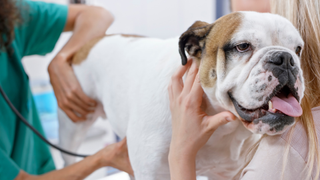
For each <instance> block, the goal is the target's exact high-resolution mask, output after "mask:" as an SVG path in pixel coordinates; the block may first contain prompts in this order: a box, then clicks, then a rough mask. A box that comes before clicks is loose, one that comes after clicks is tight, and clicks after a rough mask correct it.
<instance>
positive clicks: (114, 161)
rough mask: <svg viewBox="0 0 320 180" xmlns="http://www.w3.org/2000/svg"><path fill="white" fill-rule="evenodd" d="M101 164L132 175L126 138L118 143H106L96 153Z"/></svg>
mask: <svg viewBox="0 0 320 180" xmlns="http://www.w3.org/2000/svg"><path fill="white" fill-rule="evenodd" d="M97 154H98V155H99V156H100V160H101V165H102V166H111V167H114V168H117V169H119V170H121V171H125V172H127V173H128V174H130V175H133V170H132V167H131V164H130V160H129V156H128V147H127V138H124V139H123V140H121V141H120V142H118V143H115V144H111V145H108V146H107V147H105V148H104V149H102V150H100V151H99V152H98V153H97Z"/></svg>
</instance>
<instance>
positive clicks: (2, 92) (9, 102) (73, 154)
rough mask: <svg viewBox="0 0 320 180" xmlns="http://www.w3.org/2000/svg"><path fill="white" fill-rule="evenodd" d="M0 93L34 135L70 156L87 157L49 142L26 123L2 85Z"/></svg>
mask: <svg viewBox="0 0 320 180" xmlns="http://www.w3.org/2000/svg"><path fill="white" fill-rule="evenodd" d="M0 93H1V94H2V96H3V98H4V100H5V101H6V102H7V104H8V105H9V107H10V108H11V109H12V111H13V112H14V113H15V114H16V115H17V116H18V118H19V119H20V120H21V121H22V122H23V123H24V124H25V125H26V126H27V127H29V128H30V129H31V130H32V131H33V132H34V133H35V134H36V135H38V136H39V138H40V139H42V140H43V141H44V142H45V143H47V144H49V145H50V146H51V147H53V148H55V149H57V150H59V151H61V152H63V153H65V154H68V155H71V156H77V157H83V158H85V157H88V156H89V155H83V154H76V153H73V152H70V151H67V150H64V149H62V148H60V147H59V146H56V145H54V144H52V143H51V142H49V141H48V140H47V139H46V138H45V137H43V136H42V135H41V134H40V133H39V131H37V130H36V129H35V128H34V127H33V126H32V125H31V124H29V123H28V121H27V120H26V119H25V118H24V117H23V116H22V115H21V114H20V113H19V111H18V110H17V109H16V108H15V107H14V105H13V104H12V103H11V101H10V100H9V98H8V96H7V94H6V93H5V92H4V90H3V89H2V87H1V86H0Z"/></svg>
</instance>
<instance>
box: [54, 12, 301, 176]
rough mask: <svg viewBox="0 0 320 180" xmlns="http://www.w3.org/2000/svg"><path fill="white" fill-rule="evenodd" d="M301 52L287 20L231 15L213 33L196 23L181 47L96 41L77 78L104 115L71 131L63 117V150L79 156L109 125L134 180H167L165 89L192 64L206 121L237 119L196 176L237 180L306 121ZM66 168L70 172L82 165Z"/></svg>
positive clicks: (80, 56)
mask: <svg viewBox="0 0 320 180" xmlns="http://www.w3.org/2000/svg"><path fill="white" fill-rule="evenodd" d="M303 45H304V42H303V40H302V38H301V37H300V35H299V33H298V31H297V30H296V29H295V27H294V26H293V25H292V24H291V23H290V22H289V21H288V20H286V19H285V18H283V17H281V16H278V15H274V14H268V13H256V12H236V13H232V14H229V15H226V16H224V17H222V18H220V19H218V20H217V21H216V22H214V23H213V24H208V23H205V22H201V21H197V22H195V23H194V24H193V25H192V26H191V27H190V28H189V29H188V30H187V31H186V32H184V33H183V34H182V35H181V37H180V38H172V39H165V40H163V39H156V38H145V37H130V36H123V35H109V36H105V37H103V38H99V39H96V40H94V41H92V42H90V43H89V44H87V45H85V46H84V47H83V48H82V49H81V50H79V52H78V53H77V54H76V55H75V57H74V59H73V68H74V72H75V74H76V76H77V78H78V80H79V82H80V84H81V86H82V88H83V90H84V91H85V93H86V94H87V95H89V96H90V97H92V98H95V99H96V100H97V101H99V102H100V103H99V106H98V107H97V109H96V111H95V113H93V114H91V115H90V117H88V120H87V121H84V122H81V123H72V122H71V120H70V119H69V118H68V117H67V116H66V115H65V114H64V112H62V111H61V110H59V124H60V129H59V132H60V145H61V146H62V147H63V148H66V149H68V150H71V151H76V150H77V149H78V147H79V145H80V144H81V141H82V140H83V139H84V136H85V134H86V131H87V130H88V128H89V127H90V126H91V125H92V124H93V122H94V121H95V120H96V119H97V118H98V117H99V116H102V117H105V116H107V118H108V120H109V121H110V123H111V125H112V127H113V129H114V131H115V132H116V133H117V134H118V135H119V136H120V137H121V138H123V137H125V136H127V143H128V151H129V157H130V161H131V164H132V167H133V170H134V175H135V179H137V180H165V179H168V180H169V179H170V174H169V165H168V152H169V146H170V140H171V113H170V109H169V97H168V90H167V88H168V84H169V81H170V78H171V76H172V75H173V73H174V72H175V71H176V70H177V68H178V67H179V66H181V60H182V64H183V65H184V64H186V63H187V60H188V59H193V61H196V63H197V64H198V66H199V75H200V81H201V86H202V88H203V90H204V92H205V93H204V96H203V106H202V107H203V108H204V111H205V112H206V113H207V114H209V115H214V114H216V113H219V112H221V111H225V110H228V111H231V112H232V113H234V114H235V115H236V116H237V117H238V119H239V120H238V121H234V122H230V123H228V124H226V125H223V126H221V127H219V128H218V129H217V130H216V131H215V132H214V133H213V135H212V137H211V138H210V139H209V141H208V142H207V144H206V145H205V146H204V147H203V148H202V149H201V150H200V151H199V152H198V154H197V160H196V167H197V174H198V175H204V176H207V177H209V179H219V180H223V179H232V178H234V177H235V176H236V174H237V173H238V172H239V171H240V170H241V168H243V167H244V165H245V163H246V156H247V154H248V152H249V151H250V148H252V146H253V145H254V144H255V143H257V142H258V140H259V139H260V137H261V134H267V135H276V134H281V133H283V132H284V131H286V130H287V129H288V128H289V127H290V126H292V125H293V124H294V123H295V117H298V116H300V115H301V114H302V108H301V106H300V104H299V102H300V101H301V99H302V97H303V92H304V80H303V76H302V70H301V68H300V55H301V51H302V49H303ZM178 50H179V53H178ZM186 53H187V54H186ZM188 56H189V57H188ZM63 158H64V160H65V162H66V165H69V164H71V163H73V162H74V160H75V159H74V157H70V156H67V155H64V154H63Z"/></svg>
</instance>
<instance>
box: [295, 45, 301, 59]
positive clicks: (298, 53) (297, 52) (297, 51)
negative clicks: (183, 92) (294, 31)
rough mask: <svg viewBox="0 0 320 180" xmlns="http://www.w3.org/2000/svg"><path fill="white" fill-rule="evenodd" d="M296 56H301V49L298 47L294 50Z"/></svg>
mask: <svg viewBox="0 0 320 180" xmlns="http://www.w3.org/2000/svg"><path fill="white" fill-rule="evenodd" d="M296 54H297V55H298V56H299V57H300V55H301V47H300V46H298V47H297V48H296Z"/></svg>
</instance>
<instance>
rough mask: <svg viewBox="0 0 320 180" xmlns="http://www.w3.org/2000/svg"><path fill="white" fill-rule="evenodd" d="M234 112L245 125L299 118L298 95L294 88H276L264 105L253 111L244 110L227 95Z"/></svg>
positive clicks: (286, 86)
mask: <svg viewBox="0 0 320 180" xmlns="http://www.w3.org/2000/svg"><path fill="white" fill-rule="evenodd" d="M229 97H230V99H231V100H232V102H233V104H234V107H235V109H236V111H237V112H238V114H239V116H240V117H241V118H242V120H243V121H244V122H246V123H251V122H256V123H257V122H259V121H260V120H263V121H265V120H268V119H273V120H276V119H277V120H278V119H283V118H289V117H292V119H293V117H299V116H301V115H302V108H301V106H300V104H299V95H298V93H297V91H296V89H295V88H294V86H288V85H285V86H282V87H278V88H276V89H275V90H274V91H273V92H272V93H271V95H270V96H269V97H268V98H266V101H265V103H264V104H263V105H262V106H260V107H258V108H255V109H246V108H245V107H243V106H241V105H240V104H239V103H238V102H237V100H236V99H235V98H234V97H233V96H232V94H231V93H229Z"/></svg>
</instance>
